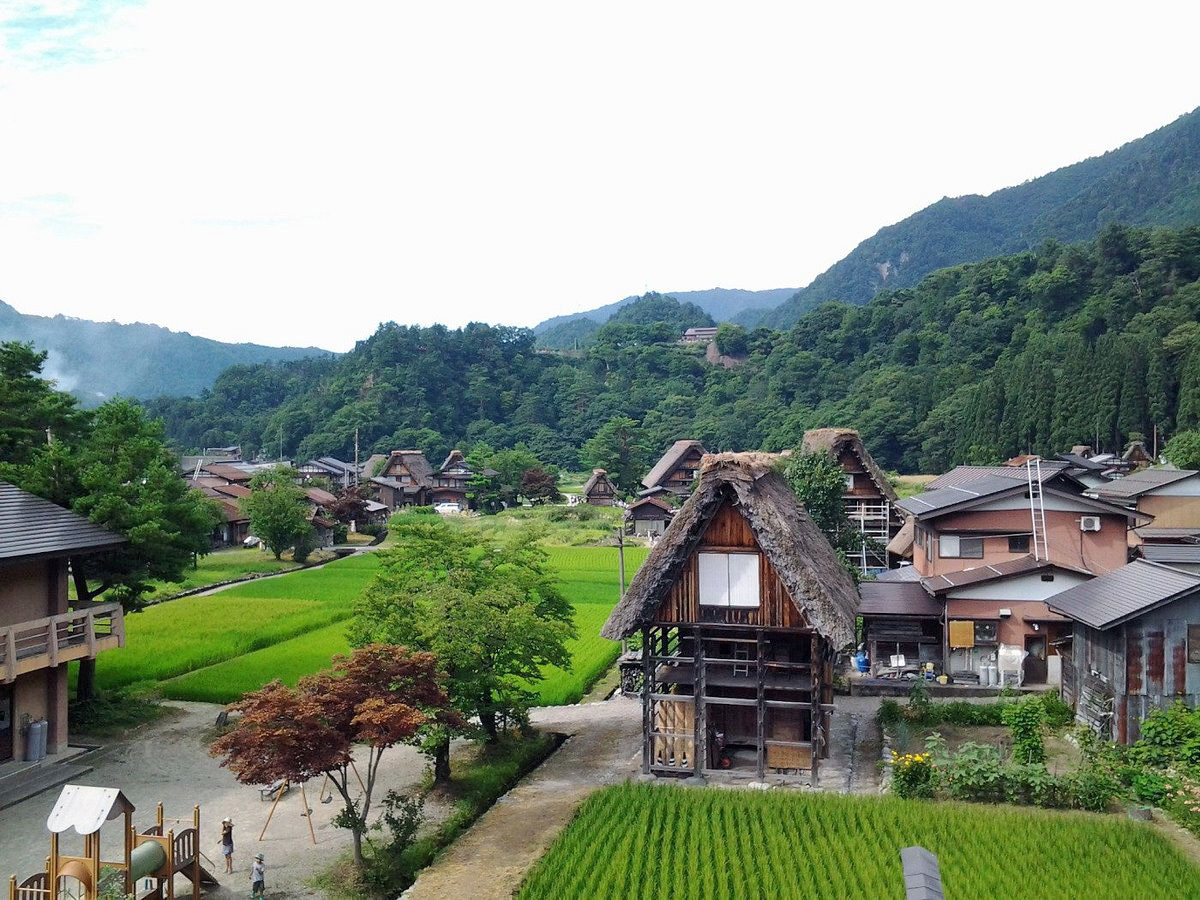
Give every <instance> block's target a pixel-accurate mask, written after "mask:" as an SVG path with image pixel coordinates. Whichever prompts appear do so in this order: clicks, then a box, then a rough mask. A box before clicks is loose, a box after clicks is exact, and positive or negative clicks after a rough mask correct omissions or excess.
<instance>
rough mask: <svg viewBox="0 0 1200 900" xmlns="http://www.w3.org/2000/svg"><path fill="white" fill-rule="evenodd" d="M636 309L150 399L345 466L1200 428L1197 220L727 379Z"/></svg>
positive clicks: (865, 316)
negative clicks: (562, 340) (497, 455)
mask: <svg viewBox="0 0 1200 900" xmlns="http://www.w3.org/2000/svg"><path fill="white" fill-rule="evenodd" d="M627 309H628V310H629V313H628V315H627V316H625V317H623V318H624V319H625V321H613V322H610V323H609V324H606V325H605V326H603V327H601V328H600V329H598V330H597V332H596V334H595V336H594V343H593V344H592V345H591V346H590V347H589V348H588V349H587V350H586V351H585V352H582V353H570V354H567V353H549V352H544V351H538V350H536V349H535V347H534V337H533V335H532V333H531V332H530V331H529V330H526V329H516V328H493V327H489V326H484V325H471V326H468V327H467V328H464V329H461V330H451V329H447V328H443V327H437V326H435V327H433V328H417V327H402V326H398V325H395V324H388V325H383V326H381V327H380V328H379V330H378V331H377V332H376V333H375V334H374V335H372V336H371V337H370V338H369V339H367V340H365V341H362V342H360V343H359V344H358V346H356V347H355V349H354V350H353V351H351V352H350V353H348V354H346V355H345V356H343V357H340V358H338V359H336V360H328V359H321V360H305V361H300V362H289V363H281V364H267V365H258V366H239V367H235V368H233V369H230V370H229V371H227V372H225V373H224V374H223V375H221V377H220V378H218V379H217V382H216V384H215V385H214V387H213V388H212V390H211V391H208V392H206V393H204V394H203V395H201V396H200V397H198V398H194V399H164V400H159V401H155V402H153V403H152V404H151V408H152V410H153V411H154V412H155V413H157V414H159V415H162V416H163V417H164V418H165V419H166V423H167V429H168V433H169V434H171V435H173V436H174V437H175V439H176V440H177V441H178V442H179V443H180V444H181V445H182V446H185V447H199V446H204V445H209V446H212V445H220V444H227V443H235V442H236V443H240V444H242V445H243V446H247V447H251V448H255V447H263V448H266V450H267V452H268V453H269V454H271V455H274V454H275V453H276V452H277V449H276V448H277V447H278V445H279V441H280V437H281V436H282V441H283V449H284V453H285V454H289V455H290V454H299V455H302V456H303V455H309V454H318V453H331V454H335V455H341V456H346V455H348V454H349V453H350V452H351V448H352V446H353V443H352V442H353V435H354V428H355V426H358V427H360V429H361V442H362V447H363V449H364V450H377V451H386V450H389V449H392V448H396V447H401V446H416V447H421V448H423V449H425V450H426V451H427V452H428V453H429V455H430V456H431V457H437V456H439V455H440V454H441V453H443V452H445V451H446V450H448V449H450V448H451V447H453V446H461V447H464V449H465V448H467V447H470V446H472V445H474V444H476V443H480V442H485V443H487V444H489V445H490V446H492V447H495V448H503V447H511V446H513V445H514V444H516V443H518V442H524V443H525V444H527V445H528V446H529V447H530V449H532V450H533V451H534V452H535V453H537V454H538V456H539V457H541V458H542V459H543V460H544V461H547V462H553V463H556V464H558V465H561V466H568V467H575V466H578V465H580V464H587V463H588V462H590V461H589V460H587V459H581V457H580V452H579V449H580V448H581V447H582V446H583V444H584V442H585V441H587V439H588V438H590V437H591V436H592V435H594V434H595V433H596V431H597V430H598V429H599V428H600V427H601V426H602V425H603V424H604V423H605V422H607V421H609V420H610V419H612V418H613V417H616V416H628V417H630V418H632V419H634V420H635V421H636V422H637V423H639V425H640V434H641V438H642V440H643V441H644V443H645V445H646V449H647V450H648V451H649V452H650V453H652V454H653V453H658V452H661V450H662V449H663V448H665V447H666V446H667V445H668V444H669V443H670V442H671V441H673V440H675V439H677V438H680V437H695V438H699V439H701V440H703V441H704V442H705V444H706V445H707V446H708V447H709V448H710V449H714V450H715V449H747V448H762V449H768V450H778V449H782V448H784V447H789V446H793V445H795V444H796V443H797V442H798V439H799V437H800V435H801V434H802V433H803V431H804V430H805V429H806V428H811V427H817V426H826V425H846V426H855V427H857V428H859V429H860V430H861V431H862V432H863V434H864V437H865V438H866V440H867V442H868V444H869V446H870V447H871V450H872V452H873V453H874V454H875V455H876V456H877V457H878V458H879V459H880V460H881V461H882V462H883V463H884V464H885V465H887V466H889V467H891V468H894V469H898V470H902V471H926V472H931V471H941V470H943V469H945V468H947V467H948V466H950V465H953V464H955V463H961V462H969V461H970V462H983V461H990V460H997V459H1002V458H1004V457H1007V456H1009V455H1012V454H1014V453H1017V452H1021V451H1029V450H1032V451H1039V452H1048V451H1054V450H1061V449H1065V448H1067V447H1069V446H1070V445H1071V444H1074V443H1095V442H1097V440H1098V442H1099V444H1100V445H1101V446H1104V447H1106V448H1109V449H1119V448H1120V447H1121V446H1122V445H1123V443H1124V442H1125V441H1126V440H1127V439H1128V438H1129V436H1130V435H1136V434H1145V435H1149V434H1150V433H1151V432H1152V430H1153V429H1154V428H1155V426H1157V428H1158V431H1159V435H1160V437H1164V436H1168V435H1170V434H1171V433H1173V432H1174V431H1175V430H1176V429H1177V428H1185V427H1186V428H1194V427H1196V426H1197V425H1200V324H1198V323H1197V315H1198V313H1200V228H1198V227H1189V228H1183V229H1166V228H1159V229H1132V228H1126V227H1123V226H1109V227H1108V228H1106V229H1105V230H1104V231H1103V232H1102V233H1101V234H1100V235H1099V237H1098V238H1097V239H1096V240H1095V241H1093V242H1091V243H1088V244H1079V245H1063V244H1059V243H1056V242H1052V241H1050V242H1046V243H1044V244H1042V245H1041V246H1040V247H1038V248H1037V249H1036V250H1035V251H1033V252H1027V253H1020V254H1015V255H1010V256H1003V257H997V258H995V259H990V260H987V261H985V262H980V263H974V264H970V265H962V266H956V267H954V268H950V269H944V270H942V271H939V272H936V273H934V274H932V275H930V276H928V277H926V278H925V279H923V280H922V281H921V282H920V283H919V284H917V285H916V286H914V287H912V288H907V289H904V290H899V291H888V292H884V293H882V294H880V295H878V296H877V297H875V299H874V300H872V301H871V302H870V303H868V304H867V305H865V306H855V305H851V304H840V303H828V304H825V305H823V306H821V307H819V308H818V309H816V310H813V311H812V312H810V313H809V314H807V315H805V316H804V317H803V318H802V319H801V320H800V322H799V323H798V324H797V325H796V327H794V328H792V329H791V330H789V331H786V332H778V331H770V330H767V329H763V328H759V329H755V330H754V331H752V332H750V333H749V334H748V336H747V345H748V347H747V349H748V352H747V355H746V358H745V361H744V362H743V363H742V364H741V365H740V366H738V367H736V368H734V369H730V370H727V369H724V368H720V367H715V366H711V365H709V364H707V363H706V362H705V360H704V357H703V355H702V353H701V352H700V350H699V348H696V347H685V346H681V345H679V344H678V335H679V325H680V320H679V318H678V317H679V316H686V315H689V314H690V313H688V311H687V310H686V308H685V307H683V305H681V304H678V303H677V302H676V301H673V300H671V299H670V298H663V297H659V296H657V295H652V296H649V297H647V298H644V299H643V300H641V301H639V303H637V304H632V305H630V306H629V307H627ZM639 310H640V311H641V312H648V311H649V310H657V312H656V313H655V314H654V315H652V316H650V315H647V316H643V315H641V312H639ZM668 314H669V315H668ZM662 316H667V318H666V319H665V320H663V319H662V318H661V317H662ZM654 318H658V320H659V321H658V322H650V321H647V319H654ZM664 321H665V322H666V324H663V322H664Z"/></svg>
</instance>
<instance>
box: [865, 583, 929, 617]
mask: <svg viewBox="0 0 1200 900" xmlns="http://www.w3.org/2000/svg"><path fill="white" fill-rule="evenodd" d="M858 593H859V596H860V597H861V598H862V602H861V603H860V604H859V607H858V611H859V614H860V615H864V616H940V615H941V614H942V604H941V603H940V602H939V601H938V600H937V599H935V598H934V597H931V596H929V593H928V592H927V591H926V590H925V588H923V587H921V585H920V583H919V582H916V581H864V582H862V583H861V584H860V585H859V586H858Z"/></svg>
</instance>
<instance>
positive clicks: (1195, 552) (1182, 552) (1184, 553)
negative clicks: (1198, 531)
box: [1138, 544, 1200, 565]
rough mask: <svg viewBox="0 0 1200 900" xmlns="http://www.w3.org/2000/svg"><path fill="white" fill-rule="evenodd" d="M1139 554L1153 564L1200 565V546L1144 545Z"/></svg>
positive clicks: (1139, 549)
mask: <svg viewBox="0 0 1200 900" xmlns="http://www.w3.org/2000/svg"><path fill="white" fill-rule="evenodd" d="M1138 552H1139V553H1141V554H1142V558H1143V559H1149V560H1151V561H1153V562H1160V563H1167V564H1170V563H1191V564H1192V565H1196V564H1200V544H1142V545H1141V546H1140V547H1139V548H1138Z"/></svg>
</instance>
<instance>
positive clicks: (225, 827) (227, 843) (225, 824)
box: [221, 816, 233, 872]
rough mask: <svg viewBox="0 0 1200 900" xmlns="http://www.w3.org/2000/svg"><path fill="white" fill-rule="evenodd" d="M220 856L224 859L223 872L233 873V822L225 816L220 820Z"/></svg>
mask: <svg viewBox="0 0 1200 900" xmlns="http://www.w3.org/2000/svg"><path fill="white" fill-rule="evenodd" d="M221 855H222V856H224V857H225V871H226V872H232V871H233V820H232V819H230V818H229V817H228V816H226V817H225V818H224V819H222V820H221Z"/></svg>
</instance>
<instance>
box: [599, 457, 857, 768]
mask: <svg viewBox="0 0 1200 900" xmlns="http://www.w3.org/2000/svg"><path fill="white" fill-rule="evenodd" d="M774 464H775V457H773V456H771V455H769V454H760V453H725V454H718V455H714V456H706V457H704V460H703V463H702V465H701V467H700V475H699V480H698V485H697V487H696V490H695V491H694V492H693V493H692V495H691V496H690V497H689V498H688V500H687V502H685V503H684V505H683V506H682V507H681V508H680V510H679V511H678V512H677V513H676V514H675V517H674V519H673V520H672V521H671V524H670V526H669V527H668V528H667V530H666V532H665V533H664V535H663V537H662V539H661V540H660V541H659V542H658V544H657V545H656V546H655V548H654V549H653V550H652V551H651V553H650V555H649V557H648V558H647V559H646V562H645V563H644V564H643V565H642V567H641V569H640V570H639V571H638V573H637V576H636V577H635V578H634V580H633V584H632V585H631V586H630V588H629V590H628V592H627V593H626V594H625V597H624V598H623V599H622V600H621V602H620V603H619V604H618V605H617V607H616V609H614V610H613V612H612V615H611V616H610V617H609V620H608V622H607V624H606V625H605V626H604V630H603V632H602V633H603V635H604V636H605V637H607V638H610V639H614V640H616V639H622V638H628V637H631V636H633V635H635V634H639V635H640V636H641V641H642V655H641V665H642V680H643V685H642V692H641V693H642V718H643V734H644V737H643V759H642V768H643V771H645V772H647V773H654V774H656V775H674V776H681V775H702V774H704V773H706V772H713V771H732V772H733V773H734V774H742V775H748V776H756V777H757V778H758V779H759V780H761V779H762V778H763V777H764V775H765V774H766V773H767V772H768V770H770V771H771V772H775V773H794V772H804V771H807V772H808V773H809V774H810V775H811V778H812V780H813V781H814V782H815V780H816V777H817V770H818V766H819V760H820V758H821V757H822V756H826V755H828V752H829V744H828V740H827V735H828V729H829V718H830V715H831V714H832V712H833V658H834V654H835V652H836V651H837V650H838V649H839V648H841V647H844V646H846V645H847V644H849V643H851V641H852V640H853V638H854V619H855V615H856V613H857V609H858V592H857V590H856V589H855V586H854V583H853V581H852V580H851V579H850V576H849V575H848V574H847V572H846V570H845V569H844V568H843V567H842V565H841V563H840V562H839V560H838V558H837V555H836V554H835V553H834V551H833V548H832V547H831V546H830V545H829V542H828V541H827V540H826V538H825V536H824V535H823V534H822V533H821V531H820V529H819V528H817V526H816V525H815V524H814V523H813V521H812V519H811V518H809V516H808V513H807V512H805V510H804V507H803V505H802V504H801V503H800V502H799V500H797V498H796V495H795V494H794V493H793V492H792V490H791V488H790V487H789V486H788V484H787V482H786V481H785V480H784V479H783V477H782V476H780V475H779V473H778V472H777V471H776V470H775V465H774Z"/></svg>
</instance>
